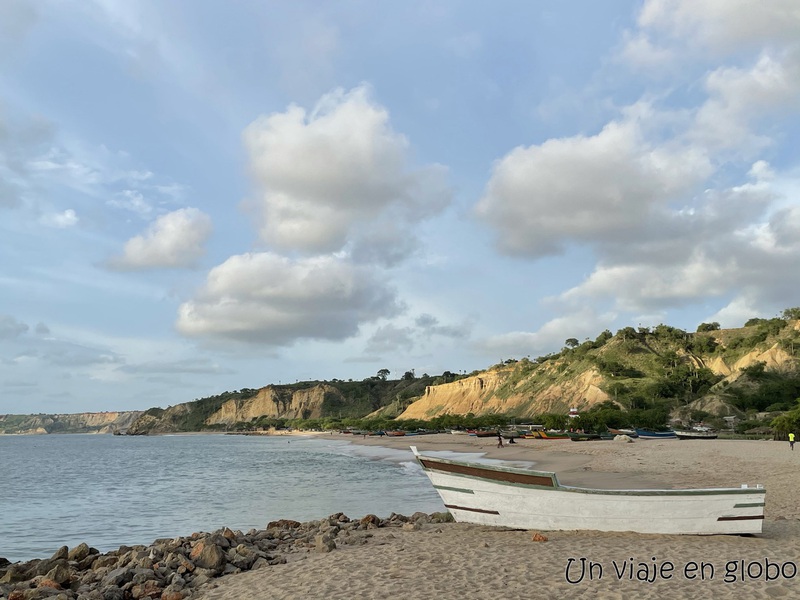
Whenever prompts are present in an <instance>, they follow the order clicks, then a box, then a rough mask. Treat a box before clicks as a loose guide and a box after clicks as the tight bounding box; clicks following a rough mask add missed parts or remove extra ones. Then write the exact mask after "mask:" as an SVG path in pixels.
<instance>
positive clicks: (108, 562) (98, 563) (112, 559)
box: [92, 555, 117, 570]
mask: <svg viewBox="0 0 800 600" xmlns="http://www.w3.org/2000/svg"><path fill="white" fill-rule="evenodd" d="M116 563H117V557H116V556H112V555H107V556H100V557H98V558H96V559H94V561H92V569H94V570H97V569H100V568H102V567H110V566H112V565H115V564H116Z"/></svg>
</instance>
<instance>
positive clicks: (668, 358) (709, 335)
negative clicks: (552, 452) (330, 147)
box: [0, 309, 800, 435]
mask: <svg viewBox="0 0 800 600" xmlns="http://www.w3.org/2000/svg"><path fill="white" fill-rule="evenodd" d="M798 316H800V309H787V310H786V311H784V316H783V318H774V319H751V320H749V321H748V322H747V323H745V326H744V327H741V328H737V329H720V328H719V325H718V324H716V323H704V324H702V325H701V326H700V327H699V328H698V331H696V332H693V333H689V332H686V331H683V330H681V329H677V328H675V327H670V326H668V325H658V326H656V327H654V328H652V329H651V328H639V329H634V328H632V327H625V328H623V329H620V330H619V331H618V332H617V333H616V334H612V333H611V332H610V331H608V330H606V331H604V332H602V333H601V334H600V335H599V336H598V337H597V338H596V339H595V340H594V341H592V340H589V339H586V340H585V341H584V342H582V343H581V342H579V341H578V340H577V339H574V338H571V339H568V340H566V341H565V345H564V347H563V348H562V350H561V351H560V352H557V353H553V354H549V355H546V356H540V357H538V358H536V359H529V358H523V359H521V360H517V359H509V360H506V361H504V362H502V363H500V364H498V365H494V366H493V367H490V368H489V369H487V370H485V371H479V372H474V373H472V374H471V375H469V376H459V375H454V374H453V373H450V372H445V373H443V374H442V375H440V376H430V375H427V374H425V375H423V376H422V377H416V376H415V375H414V373H413V372H408V373H406V374H405V375H404V376H403V378H402V379H399V380H389V379H388V374H389V372H388V371H386V370H385V369H382V370H381V371H379V372H378V374H377V375H376V376H373V377H369V378H367V379H364V380H363V381H352V380H350V381H342V380H338V379H334V380H332V381H305V382H298V383H295V384H287V385H267V386H265V387H263V388H260V389H247V388H245V389H242V390H239V391H233V392H224V393H222V394H219V395H216V396H211V397H208V398H202V399H198V400H194V401H192V402H186V403H181V404H176V405H174V406H170V407H168V408H166V409H165V408H158V407H155V408H151V409H149V410H147V411H145V412H143V413H136V414H135V415H133V413H125V414H128V415H133V417H131V418H130V420H129V421H126V422H124V423H123V424H124V425H125V427H127V433H130V434H136V435H141V434H154V433H167V432H178V431H203V430H210V431H214V430H237V429H260V428H267V427H270V426H284V425H287V424H294V425H299V426H304V427H341V426H347V425H348V424H349V425H355V426H361V425H363V426H364V427H373V426H374V427H376V428H385V427H388V426H391V422H392V421H394V422H397V421H401V422H402V421H405V422H407V423H409V424H411V425H409V426H422V423H423V422H431V421H433V422H434V424H435V425H436V426H448V425H449V424H452V423H451V421H453V419H451V418H450V417H456V416H459V417H465V416H469V418H472V417H481V416H497V417H501V416H502V417H508V418H519V419H520V420H522V419H541V418H542V417H543V416H547V415H555V416H558V417H559V418H562V419H563V418H566V417H565V415H566V413H567V412H568V410H569V409H570V408H577V409H578V410H579V411H581V412H582V413H583V412H585V411H598V410H605V411H608V410H614V411H616V412H615V413H612V414H611V416H610V417H609V415H608V414H607V415H606V417H604V422H608V423H609V424H611V422H612V421H613V422H617V423H618V424H617V425H616V426H621V425H622V424H623V422H631V423H636V424H639V425H648V424H650V425H657V424H663V423H664V422H666V420H667V419H668V417H669V416H672V417H673V418H680V419H683V420H686V421H688V420H701V419H704V418H707V417H708V418H711V417H723V416H727V415H737V416H739V417H742V418H753V416H754V415H756V414H758V413H770V412H780V411H788V410H792V409H795V408H797V406H798V398H800V360H798V354H800V321H798V320H797V317H798ZM789 317H791V318H789ZM87 414H106V415H110V414H120V415H122V414H123V413H87ZM623 414H624V415H625V418H622V415H623ZM73 417H74V418H73ZM609 418H610V419H611V421H609ZM109 419H110V418H105V421H103V419H99V421H102V423H103V424H100V423H99V421H98V423H96V424H94V425H90V424H89V422H90V421H91V419H89V420H87V419H85V418H79V416H70V415H5V416H0V433H2V432H5V433H15V432H17V433H18V432H39V433H53V432H57V431H58V432H70V431H88V430H93V431H101V430H103V429H102V427H107V429H105V430H106V431H110V430H112V429H124V428H125V427H123V426H122V425H123V424H120V423H115V422H113V421H114V420H113V419H110V420H109ZM95 420H96V421H97V420H98V419H97V418H95ZM461 420H462V421H463V418H462V419H461ZM91 422H92V423H94V421H91ZM401 424H402V423H401ZM612 426H614V425H612Z"/></svg>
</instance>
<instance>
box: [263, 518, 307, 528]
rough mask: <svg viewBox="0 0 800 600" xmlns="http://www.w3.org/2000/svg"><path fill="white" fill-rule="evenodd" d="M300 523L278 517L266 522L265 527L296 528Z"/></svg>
mask: <svg viewBox="0 0 800 600" xmlns="http://www.w3.org/2000/svg"><path fill="white" fill-rule="evenodd" d="M300 525H302V523H299V522H298V521H292V520H291V519H280V520H278V521H270V522H269V523H267V529H296V528H298V527H300Z"/></svg>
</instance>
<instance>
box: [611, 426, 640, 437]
mask: <svg viewBox="0 0 800 600" xmlns="http://www.w3.org/2000/svg"><path fill="white" fill-rule="evenodd" d="M608 433H611V434H613V435H627V436H628V437H631V438H637V437H639V434H638V433H636V430H635V429H613V428H611V427H609V428H608Z"/></svg>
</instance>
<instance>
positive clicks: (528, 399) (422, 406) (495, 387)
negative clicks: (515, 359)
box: [398, 365, 609, 420]
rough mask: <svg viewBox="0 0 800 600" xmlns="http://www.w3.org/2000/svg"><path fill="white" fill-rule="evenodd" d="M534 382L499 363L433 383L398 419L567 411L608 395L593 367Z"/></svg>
mask: <svg viewBox="0 0 800 600" xmlns="http://www.w3.org/2000/svg"><path fill="white" fill-rule="evenodd" d="M547 371H550V369H543V372H542V373H538V374H537V375H542V374H545V377H544V378H543V380H542V381H540V382H536V383H535V384H534V385H533V386H531V385H530V383H531V382H530V381H529V380H526V379H519V380H518V381H516V382H515V381H514V379H515V376H517V375H518V374H519V368H518V367H517V365H512V366H506V367H496V368H494V369H492V370H490V371H486V372H483V373H481V374H479V375H474V376H471V377H467V378H465V379H460V380H458V381H454V382H452V383H445V384H442V385H438V386H431V387H428V388H427V389H426V390H425V394H424V395H423V396H422V398H420V399H419V400H417V401H416V402H414V403H413V404H411V405H410V406H409V407H408V408H406V410H405V411H404V412H403V413H402V414H401V415H400V416H399V417H398V418H399V419H421V420H429V419H432V418H434V417H437V416H439V415H444V414H461V415H465V414H468V413H472V414H475V415H482V414H487V413H506V414H516V415H519V416H533V415H536V414H542V413H548V412H563V413H566V412H567V411H568V410H569V409H570V408H571V407H578V408H588V407H590V406H592V405H594V404H597V403H599V402H603V401H605V400H608V399H609V395H608V394H607V393H606V392H604V391H603V390H602V389H601V388H600V386H601V385H602V384H603V383H604V378H603V377H602V375H601V374H600V373H599V372H598V371H597V370H596V369H593V368H590V369H588V370H586V371H585V372H583V373H580V374H577V375H576V376H575V377H572V378H569V379H565V380H561V381H559V380H553V381H549V380H547V375H546V372H547Z"/></svg>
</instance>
